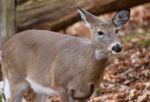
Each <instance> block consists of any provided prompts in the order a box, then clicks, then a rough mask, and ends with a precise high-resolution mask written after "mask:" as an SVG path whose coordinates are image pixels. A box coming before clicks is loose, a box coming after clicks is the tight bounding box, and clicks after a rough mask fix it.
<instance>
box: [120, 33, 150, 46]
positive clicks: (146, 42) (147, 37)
mask: <svg viewBox="0 0 150 102" xmlns="http://www.w3.org/2000/svg"><path fill="white" fill-rule="evenodd" d="M139 35H142V36H144V39H142V40H139V41H137V42H136V44H137V45H138V46H141V47H148V46H150V33H136V34H130V35H127V36H125V37H123V42H124V44H127V43H128V42H130V41H131V40H133V39H135V38H137V39H138V36H139Z"/></svg>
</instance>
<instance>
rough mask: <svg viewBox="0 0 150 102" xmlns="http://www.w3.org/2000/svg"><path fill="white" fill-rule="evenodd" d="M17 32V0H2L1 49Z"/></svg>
mask: <svg viewBox="0 0 150 102" xmlns="http://www.w3.org/2000/svg"><path fill="white" fill-rule="evenodd" d="M13 34H15V0H1V1H0V50H1V48H2V46H3V43H4V42H5V41H6V40H7V39H9V37H11V36H12V35H13Z"/></svg>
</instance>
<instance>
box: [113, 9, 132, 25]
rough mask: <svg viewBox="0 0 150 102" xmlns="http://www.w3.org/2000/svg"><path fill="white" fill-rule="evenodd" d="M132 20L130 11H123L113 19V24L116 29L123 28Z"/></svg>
mask: <svg viewBox="0 0 150 102" xmlns="http://www.w3.org/2000/svg"><path fill="white" fill-rule="evenodd" d="M129 18H130V9H125V10H121V11H119V12H118V13H116V15H115V16H114V17H113V18H112V22H113V24H114V25H115V26H116V27H121V26H122V25H124V24H125V23H127V21H128V20H129Z"/></svg>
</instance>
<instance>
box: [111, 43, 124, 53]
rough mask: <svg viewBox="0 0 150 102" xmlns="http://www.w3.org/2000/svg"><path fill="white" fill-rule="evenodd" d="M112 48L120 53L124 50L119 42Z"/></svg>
mask: <svg viewBox="0 0 150 102" xmlns="http://www.w3.org/2000/svg"><path fill="white" fill-rule="evenodd" d="M112 50H113V51H115V52H116V53H118V52H120V51H121V50H122V46H121V45H119V44H116V45H115V46H113V47H112Z"/></svg>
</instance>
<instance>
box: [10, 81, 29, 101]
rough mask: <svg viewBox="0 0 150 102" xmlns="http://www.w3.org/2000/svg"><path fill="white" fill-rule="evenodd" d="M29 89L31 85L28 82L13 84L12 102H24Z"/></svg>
mask: <svg viewBox="0 0 150 102" xmlns="http://www.w3.org/2000/svg"><path fill="white" fill-rule="evenodd" d="M28 88H29V84H28V83H27V82H26V81H22V82H20V83H18V84H15V83H14V84H11V101H10V102H22V100H23V96H24V92H25V91H26V90H27V89H28Z"/></svg>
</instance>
